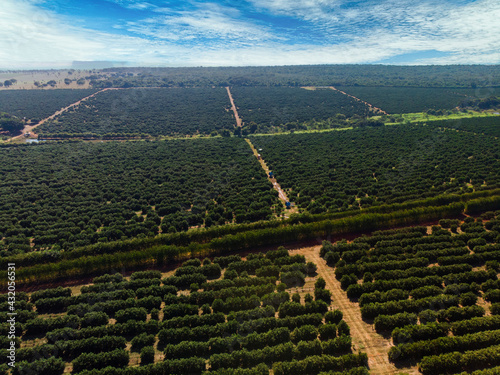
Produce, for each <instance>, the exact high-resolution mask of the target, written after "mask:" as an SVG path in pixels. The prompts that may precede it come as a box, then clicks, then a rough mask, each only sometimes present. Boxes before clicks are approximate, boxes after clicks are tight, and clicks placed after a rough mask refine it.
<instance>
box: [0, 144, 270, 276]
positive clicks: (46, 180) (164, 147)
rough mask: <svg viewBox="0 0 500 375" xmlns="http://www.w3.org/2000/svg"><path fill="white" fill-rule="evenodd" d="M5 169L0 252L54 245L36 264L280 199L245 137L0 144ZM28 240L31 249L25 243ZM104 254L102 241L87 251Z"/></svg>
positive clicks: (218, 220) (235, 216) (264, 213)
mask: <svg viewBox="0 0 500 375" xmlns="http://www.w3.org/2000/svg"><path fill="white" fill-rule="evenodd" d="M26 165H28V166H29V167H28V168H27V169H26V168H25V167H24V166H26ZM21 171H22V172H21ZM54 171H60V172H61V173H62V175H61V176H55V175H54ZM0 174H2V181H3V184H2V186H1V187H0V193H1V194H0V197H1V198H0V205H1V206H2V208H3V209H2V212H1V213H0V233H3V234H4V237H6V239H5V240H4V241H2V243H1V244H0V250H4V251H5V252H4V253H2V254H3V255H7V254H8V255H14V254H15V253H20V252H26V251H31V250H41V249H42V248H43V249H47V248H52V247H54V251H53V252H51V253H50V254H49V253H47V254H45V252H40V254H37V255H36V257H37V258H36V259H33V260H32V262H33V263H31V264H38V263H46V262H52V261H54V260H58V259H59V258H60V257H61V256H62V255H61V253H60V250H61V249H64V250H68V249H72V248H74V247H78V246H86V245H90V244H95V243H100V244H101V245H104V243H105V242H108V241H117V240H122V239H125V238H131V237H137V236H142V237H144V236H146V237H152V236H154V235H156V234H157V233H158V231H159V229H160V227H161V228H163V229H162V230H163V232H167V231H168V229H169V228H170V227H174V228H175V231H177V232H182V231H185V230H187V229H188V227H190V226H200V225H203V224H204V223H205V221H207V220H208V221H207V223H208V222H210V221H211V222H212V223H213V224H225V223H232V222H237V223H243V222H251V221H258V220H263V219H268V218H270V217H271V214H272V211H271V207H272V206H273V205H274V204H276V203H277V198H276V192H275V191H274V190H273V189H272V186H271V184H270V183H269V182H268V181H267V179H266V178H265V175H264V174H263V173H262V169H261V167H260V165H259V164H258V163H257V161H256V160H255V157H254V156H253V155H252V153H251V150H250V148H249V147H248V145H247V144H246V142H245V141H244V140H242V139H226V140H223V139H198V140H172V141H168V142H140V143H135V142H134V143H71V144H40V145H37V146H36V147H34V146H30V145H17V146H12V147H6V148H1V149H0ZM124 180H126V181H127V183H126V184H124V183H123V181H124ZM187 181H189V184H188V183H186V182H187ZM227 181H231V183H230V184H229V183H227ZM46 188H48V189H50V192H51V193H50V195H47V194H46V193H45V190H44V189H46ZM214 196H215V197H216V198H215V200H214ZM70 201H71V204H66V203H65V202H70ZM35 202H36V205H35V204H34V203H35ZM248 202H251V203H250V204H249V203H248ZM152 206H154V207H155V209H154V210H153V209H152ZM143 210H144V211H143ZM137 211H141V215H139V216H138V215H137ZM142 215H146V219H145V220H143V216H142ZM13 217H16V218H19V219H17V220H15V221H12V218H13ZM160 217H163V219H161V218H160ZM186 223H187V224H186ZM205 224H206V223H205ZM207 226H209V225H207ZM198 235H201V233H199V234H198ZM31 237H34V238H35V240H34V247H29V238H31ZM134 241H139V240H134ZM139 242H140V241H139ZM188 242H189V241H188ZM26 244H27V245H28V247H26ZM149 247H150V246H149ZM157 250H160V249H157ZM107 252H108V251H107V250H105V249H104V246H101V247H100V250H97V249H93V250H92V252H91V253H90V254H87V255H97V254H102V253H107ZM37 253H38V252H37ZM44 254H45V256H46V257H45V258H43V255H44ZM82 255H83V254H75V255H74V257H75V258H78V257H79V256H82ZM64 256H65V257H66V259H68V258H69V259H73V257H71V258H70V256H71V255H69V254H68V253H66V254H64ZM16 263H17V262H16ZM205 267H208V268H206V270H205V271H207V273H209V274H210V277H215V276H216V275H217V272H216V271H217V270H216V269H215V267H214V266H211V265H207V266H205ZM202 268H204V267H202ZM80 269H82V267H80ZM146 274H147V273H146ZM153 276H154V275H153ZM135 281H137V280H135ZM189 284H191V283H189ZM189 284H188V286H189Z"/></svg>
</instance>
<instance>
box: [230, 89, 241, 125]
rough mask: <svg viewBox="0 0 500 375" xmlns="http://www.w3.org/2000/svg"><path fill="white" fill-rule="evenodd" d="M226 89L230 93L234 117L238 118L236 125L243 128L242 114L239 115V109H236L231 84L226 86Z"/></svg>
mask: <svg viewBox="0 0 500 375" xmlns="http://www.w3.org/2000/svg"><path fill="white" fill-rule="evenodd" d="M226 90H227V95H229V100H230V101H231V109H232V110H233V113H234V118H235V119H236V126H237V127H238V128H241V127H242V126H243V123H242V121H241V118H240V116H239V115H238V110H237V109H236V105H235V104H234V100H233V95H231V90H230V89H229V86H228V87H226Z"/></svg>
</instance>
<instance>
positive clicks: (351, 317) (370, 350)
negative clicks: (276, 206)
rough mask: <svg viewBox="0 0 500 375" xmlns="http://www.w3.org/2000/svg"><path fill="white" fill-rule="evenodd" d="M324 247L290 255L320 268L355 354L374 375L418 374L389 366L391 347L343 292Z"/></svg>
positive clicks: (320, 274)
mask: <svg viewBox="0 0 500 375" xmlns="http://www.w3.org/2000/svg"><path fill="white" fill-rule="evenodd" d="M320 248H321V246H314V247H304V248H299V249H296V250H291V251H290V254H291V255H295V254H300V255H304V256H305V258H306V261H307V262H313V263H315V264H316V265H317V266H318V269H317V273H318V275H319V276H321V277H323V279H325V281H326V288H327V289H328V290H330V291H331V292H332V300H333V302H332V306H333V307H334V308H336V309H339V310H341V311H342V313H343V314H344V320H345V321H346V323H347V324H348V325H349V327H350V329H351V336H352V342H353V347H354V351H355V352H363V353H366V354H367V355H368V366H369V368H370V373H371V374H373V375H391V374H399V373H401V372H403V373H407V374H419V372H418V370H417V368H416V367H410V368H399V369H398V368H396V366H394V365H393V364H392V363H391V362H389V358H388V352H389V349H390V348H391V346H392V344H391V342H390V341H389V340H387V339H385V338H384V337H382V336H381V335H379V334H378V333H377V332H375V329H374V328H373V326H371V325H370V324H368V323H365V322H364V321H363V320H362V319H361V310H360V308H359V305H358V304H357V303H355V302H351V301H350V300H349V298H347V294H346V293H345V292H344V291H343V290H342V289H341V288H340V282H339V281H338V280H337V279H336V278H335V274H334V272H333V269H332V268H331V267H329V266H327V264H326V262H325V260H324V259H323V258H321V257H320V256H319V250H320Z"/></svg>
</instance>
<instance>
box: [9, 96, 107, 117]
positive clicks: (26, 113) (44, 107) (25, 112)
mask: <svg viewBox="0 0 500 375" xmlns="http://www.w3.org/2000/svg"><path fill="white" fill-rule="evenodd" d="M96 91H97V90H93V89H78V90H69V89H68V90H8V91H7V90H4V91H0V112H7V113H9V114H11V115H14V116H17V117H20V118H22V117H26V118H28V119H32V120H41V119H43V118H45V117H49V116H50V115H52V114H54V113H55V112H56V111H58V110H60V109H61V108H64V107H67V106H68V105H70V104H72V103H75V102H77V101H79V100H80V99H83V98H85V97H86V96H89V95H91V94H93V93H94V92H96Z"/></svg>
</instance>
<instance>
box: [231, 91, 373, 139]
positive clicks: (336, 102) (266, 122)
mask: <svg viewBox="0 0 500 375" xmlns="http://www.w3.org/2000/svg"><path fill="white" fill-rule="evenodd" d="M231 93H232V94H233V98H234V100H235V102H236V103H237V105H238V107H239V109H238V114H239V115H240V117H241V118H242V120H243V121H244V122H245V123H246V124H247V125H250V123H251V122H254V123H256V126H255V127H254V128H253V129H252V128H251V127H249V132H259V133H262V132H268V131H270V130H271V129H273V128H276V127H280V126H281V125H286V124H289V126H288V129H294V128H298V127H299V123H302V122H305V121H308V120H312V119H313V118H314V119H316V120H326V119H328V118H333V117H334V116H335V115H337V113H342V114H344V115H346V116H349V117H351V116H353V115H361V116H364V115H366V114H367V113H368V107H367V106H366V105H365V104H364V103H360V102H357V101H355V100H354V99H352V98H350V97H348V96H345V95H343V94H341V93H339V92H336V91H333V90H331V89H323V90H315V91H310V90H304V89H301V88H292V87H265V88H264V87H233V88H231ZM334 127H342V126H334ZM252 130H253V131H252Z"/></svg>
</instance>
